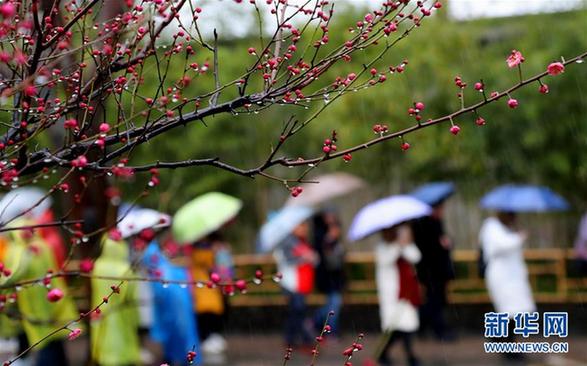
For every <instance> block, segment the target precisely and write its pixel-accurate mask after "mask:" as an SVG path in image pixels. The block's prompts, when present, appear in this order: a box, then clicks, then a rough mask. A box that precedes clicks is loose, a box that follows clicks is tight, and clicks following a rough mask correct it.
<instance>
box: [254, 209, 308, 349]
mask: <svg viewBox="0 0 587 366" xmlns="http://www.w3.org/2000/svg"><path fill="white" fill-rule="evenodd" d="M312 214H313V210H312V209H310V208H308V207H305V206H298V205H296V206H286V207H285V208H283V209H282V210H281V211H280V212H279V213H277V214H276V215H275V216H273V217H272V218H271V220H269V221H268V222H267V223H265V224H264V225H263V227H262V228H261V231H260V233H259V245H260V247H261V249H262V250H263V251H266V252H268V251H271V250H273V255H274V257H275V260H276V262H277V269H278V271H279V273H281V275H282V278H281V281H280V285H281V287H282V289H283V291H284V292H285V294H286V296H287V298H288V316H287V320H286V324H285V341H286V343H287V345H288V346H297V345H303V346H310V345H311V342H312V340H313V336H312V334H311V333H310V331H309V330H308V328H307V327H306V326H305V324H306V311H307V308H306V295H308V294H309V293H311V292H312V290H313V286H314V266H315V265H316V263H317V262H318V255H317V254H316V252H315V251H314V250H313V248H312V246H311V245H310V243H309V242H308V238H309V223H308V219H309V218H310V217H311V216H312Z"/></svg>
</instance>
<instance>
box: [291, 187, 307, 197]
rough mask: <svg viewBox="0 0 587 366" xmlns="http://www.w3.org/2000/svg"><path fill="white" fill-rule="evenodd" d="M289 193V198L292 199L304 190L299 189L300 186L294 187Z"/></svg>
mask: <svg viewBox="0 0 587 366" xmlns="http://www.w3.org/2000/svg"><path fill="white" fill-rule="evenodd" d="M290 191H291V196H292V197H297V196H299V195H300V194H302V192H303V191H304V189H303V188H302V187H300V186H295V187H293V188H292V189H291V190H290Z"/></svg>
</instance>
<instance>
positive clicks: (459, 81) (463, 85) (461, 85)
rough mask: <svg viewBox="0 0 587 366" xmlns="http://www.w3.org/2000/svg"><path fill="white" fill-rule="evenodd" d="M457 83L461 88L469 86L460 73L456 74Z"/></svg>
mask: <svg viewBox="0 0 587 366" xmlns="http://www.w3.org/2000/svg"><path fill="white" fill-rule="evenodd" d="M455 85H456V86H457V87H458V88H461V89H465V88H466V87H467V83H465V82H464V81H463V79H462V78H461V77H460V76H458V75H457V76H455Z"/></svg>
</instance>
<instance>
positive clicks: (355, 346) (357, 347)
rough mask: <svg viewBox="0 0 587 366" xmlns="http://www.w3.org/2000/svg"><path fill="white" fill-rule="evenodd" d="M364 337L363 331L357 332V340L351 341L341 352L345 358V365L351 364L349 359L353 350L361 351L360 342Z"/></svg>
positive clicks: (349, 365) (350, 365)
mask: <svg viewBox="0 0 587 366" xmlns="http://www.w3.org/2000/svg"><path fill="white" fill-rule="evenodd" d="M364 337H365V336H364V334H363V333H361V334H359V336H358V337H357V340H356V341H355V342H353V343H352V344H351V346H350V347H348V348H346V349H345V350H344V351H343V352H342V355H343V356H345V357H346V358H347V361H346V362H345V366H352V363H351V362H350V359H351V357H352V356H353V354H354V353H355V352H359V351H361V350H362V349H363V344H362V343H361V340H362V339H363V338H364Z"/></svg>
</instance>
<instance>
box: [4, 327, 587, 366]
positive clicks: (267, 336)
mask: <svg viewBox="0 0 587 366" xmlns="http://www.w3.org/2000/svg"><path fill="white" fill-rule="evenodd" d="M226 340H227V342H228V351H227V355H226V356H227V357H226V359H225V360H223V361H222V360H217V361H222V362H216V363H214V362H206V364H205V366H212V365H218V366H283V365H284V360H283V355H284V353H285V346H284V344H283V340H282V337H281V335H280V334H279V333H275V332H269V333H260V334H230V335H227V337H226ZM354 340H355V336H354V335H352V334H346V335H344V336H343V337H342V338H341V339H340V340H336V341H333V340H328V339H327V340H326V341H325V342H323V344H321V347H320V352H319V355H318V357H317V359H316V361H315V362H314V365H315V366H343V365H344V361H345V357H344V356H343V355H342V352H343V351H344V350H345V349H346V348H347V347H348V346H350V345H351V344H352V342H353V341H354ZM484 341H485V339H484V338H482V337H479V336H475V335H467V336H461V337H459V338H458V339H457V340H456V341H453V342H440V341H437V340H435V339H432V338H427V339H422V338H416V339H415V341H414V348H415V351H416V353H417V355H418V357H419V359H420V362H421V366H443V365H451V366H473V365H475V366H494V365H497V366H510V365H511V366H513V365H528V366H587V337H585V336H581V337H577V336H575V337H569V338H567V339H564V340H563V341H566V342H568V343H569V352H568V353H566V354H558V355H554V354H551V355H539V354H532V355H528V356H527V357H526V360H525V361H524V362H518V363H512V362H506V361H505V360H504V359H503V358H502V357H501V356H500V355H495V354H486V353H485V352H484V349H483V342H484ZM536 341H543V340H540V339H536ZM377 343H378V338H377V335H374V334H367V335H366V336H365V339H364V340H363V345H364V349H363V350H362V351H360V352H357V353H356V354H355V356H354V357H353V358H352V360H351V361H352V365H354V366H364V363H365V361H366V360H368V359H370V358H371V355H372V353H373V352H374V349H375V348H376V346H377ZM67 346H68V354H69V356H70V359H71V361H72V366H77V365H84V364H85V362H84V358H85V357H86V355H87V353H86V352H87V340H86V339H83V338H80V339H79V340H76V341H75V342H68V344H67ZM148 348H149V349H150V351H152V352H153V353H157V349H156V347H153V346H150V347H148ZM4 352H5V350H0V356H1V360H3V361H4V360H6V359H7V354H6V353H4ZM391 356H392V359H393V361H394V363H393V365H407V363H406V360H405V357H404V354H403V349H402V345H401V344H400V343H397V344H396V345H395V346H394V348H393V349H392V351H391ZM208 361H213V360H211V359H210V358H209V359H208ZM311 361H312V356H311V355H310V352H309V350H308V349H306V350H301V349H294V352H293V355H292V359H291V360H290V361H289V362H287V364H286V366H309V365H311V364H312V363H311ZM186 364H187V363H186ZM146 365H156V366H158V365H159V363H158V362H148V363H146Z"/></svg>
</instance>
